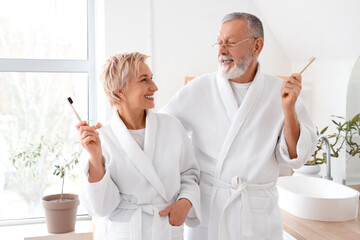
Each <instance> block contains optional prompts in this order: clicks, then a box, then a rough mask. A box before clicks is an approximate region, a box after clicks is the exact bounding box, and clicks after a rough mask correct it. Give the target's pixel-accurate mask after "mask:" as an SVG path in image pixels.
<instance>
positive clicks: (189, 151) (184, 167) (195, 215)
mask: <svg viewBox="0 0 360 240" xmlns="http://www.w3.org/2000/svg"><path fill="white" fill-rule="evenodd" d="M179 128H181V129H182V131H183V133H184V134H183V142H184V144H183V149H182V156H181V160H180V180H181V186H180V192H179V196H178V198H177V200H179V199H181V198H186V199H188V200H189V201H190V202H191V203H192V208H191V209H190V212H189V214H188V216H187V218H186V220H185V223H186V225H188V226H189V227H196V226H197V225H199V224H200V221H201V210H200V209H201V208H200V187H199V182H200V166H199V163H198V162H197V160H196V158H195V155H194V151H193V148H192V146H191V144H190V139H189V138H188V136H187V134H186V133H185V130H184V128H183V126H182V125H181V124H180V122H179Z"/></svg>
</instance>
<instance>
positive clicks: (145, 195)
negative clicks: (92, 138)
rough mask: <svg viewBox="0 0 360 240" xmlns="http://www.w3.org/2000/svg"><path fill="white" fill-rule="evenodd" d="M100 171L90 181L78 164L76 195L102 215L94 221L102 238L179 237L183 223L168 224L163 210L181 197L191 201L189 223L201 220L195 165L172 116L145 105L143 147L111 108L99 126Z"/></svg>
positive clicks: (166, 239) (159, 239) (86, 167)
mask: <svg viewBox="0 0 360 240" xmlns="http://www.w3.org/2000/svg"><path fill="white" fill-rule="evenodd" d="M98 131H99V134H100V139H101V147H102V151H103V161H104V165H105V170H106V173H105V176H104V177H103V178H102V180H101V181H99V182H96V183H89V182H88V180H87V178H88V170H89V163H88V160H86V161H85V164H84V166H83V169H82V171H83V177H84V179H83V183H84V184H83V185H84V186H83V189H82V191H81V193H80V201H81V203H82V204H83V205H84V206H85V208H86V209H87V210H88V211H89V213H90V214H91V215H94V216H100V217H104V218H103V219H101V221H99V222H98V224H97V227H96V238H97V239H101V240H108V239H111V240H120V239H121V240H122V239H136V240H145V239H152V240H169V239H183V226H180V227H174V226H171V225H170V224H169V219H168V217H160V215H159V211H162V210H163V209H165V208H166V207H167V206H169V205H170V204H172V203H174V202H175V201H177V200H179V199H180V198H187V199H188V200H190V202H191V203H192V205H193V207H192V209H191V210H190V212H191V216H192V217H190V214H189V216H188V218H187V219H186V224H187V225H188V226H192V227H194V226H196V225H198V224H199V221H200V188H199V185H198V182H199V178H200V171H199V165H198V162H197V161H196V159H195V156H194V153H193V150H192V147H191V144H190V142H189V139H188V137H187V135H186V133H185V130H184V128H183V126H182V125H181V123H180V122H179V121H178V120H177V119H175V118H174V117H172V116H169V115H165V114H161V113H153V112H152V111H147V115H146V129H145V141H144V150H142V149H141V148H140V146H139V145H138V144H137V142H136V141H135V140H134V138H133V137H132V136H131V134H130V132H129V131H128V129H127V128H126V126H125V124H124V123H123V122H122V120H121V119H120V117H119V115H118V114H117V112H116V111H114V114H113V117H112V119H111V121H110V123H108V124H106V125H103V126H102V127H101V128H100V129H99V130H98Z"/></svg>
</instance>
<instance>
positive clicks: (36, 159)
mask: <svg viewBox="0 0 360 240" xmlns="http://www.w3.org/2000/svg"><path fill="white" fill-rule="evenodd" d="M74 146H75V145H74V143H72V142H70V141H66V142H65V141H64V140H63V139H61V138H60V137H59V136H57V138H56V141H55V142H53V143H50V142H45V141H44V138H43V137H41V139H40V140H39V141H34V143H29V144H26V145H24V147H22V148H21V149H20V150H19V151H18V152H17V153H14V154H13V155H12V156H11V157H10V161H11V163H12V165H13V166H14V167H15V169H16V170H17V171H16V176H18V175H19V177H17V179H18V178H20V177H24V176H26V178H24V179H25V181H26V183H24V184H26V187H25V188H27V187H28V185H29V184H28V183H31V186H33V185H34V187H35V188H36V186H38V188H41V189H40V191H37V193H38V195H39V196H38V195H36V196H35V197H38V198H40V197H41V196H42V195H43V192H44V191H45V187H43V185H45V186H46V187H48V186H49V184H48V181H45V179H47V178H48V175H50V174H51V173H50V171H51V172H52V175H54V176H56V177H58V178H60V179H61V181H62V184H61V191H60V193H59V194H53V195H47V196H44V197H42V205H43V207H44V208H45V216H46V223H47V228H48V231H49V232H50V233H65V232H71V231H74V228H75V219H76V212H77V207H78V205H79V199H78V196H77V195H76V194H69V193H64V183H65V178H66V177H67V176H69V175H70V173H71V171H72V170H73V168H74V167H75V165H76V164H78V162H79V157H80V151H73V148H74ZM80 149H81V148H80ZM24 174H26V175H24ZM44 182H45V183H44ZM25 190H26V189H25ZM30 207H31V206H30Z"/></svg>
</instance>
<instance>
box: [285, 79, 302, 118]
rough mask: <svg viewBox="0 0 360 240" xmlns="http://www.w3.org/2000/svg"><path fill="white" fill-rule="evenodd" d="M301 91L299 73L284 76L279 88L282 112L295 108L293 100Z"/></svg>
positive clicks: (294, 100)
mask: <svg viewBox="0 0 360 240" xmlns="http://www.w3.org/2000/svg"><path fill="white" fill-rule="evenodd" d="M300 91H301V75H300V74H299V73H293V74H292V75H291V76H290V77H288V78H286V79H285V80H284V82H283V86H282V88H281V98H282V107H283V109H284V113H286V112H287V111H289V110H294V109H295V102H296V100H297V98H298V96H299V94H300Z"/></svg>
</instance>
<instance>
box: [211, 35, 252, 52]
mask: <svg viewBox="0 0 360 240" xmlns="http://www.w3.org/2000/svg"><path fill="white" fill-rule="evenodd" d="M251 38H253V39H256V38H255V37H248V38H245V39H243V40H241V41H240V42H237V43H222V44H221V43H218V42H216V43H214V44H213V45H211V46H212V47H213V48H215V49H216V50H219V49H220V48H221V47H223V48H226V49H228V50H229V49H233V48H234V47H235V46H237V45H239V44H241V43H243V42H245V41H247V40H249V39H251Z"/></svg>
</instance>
